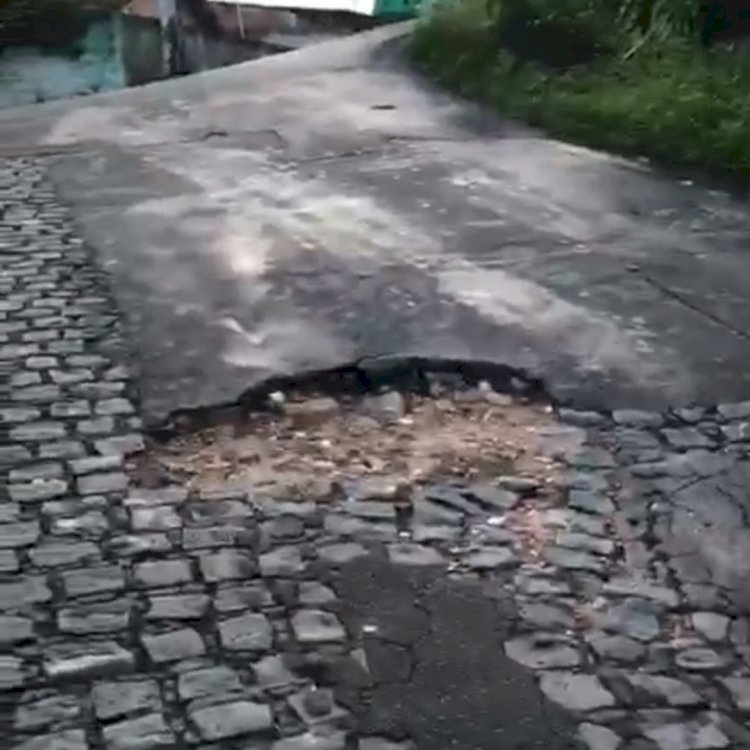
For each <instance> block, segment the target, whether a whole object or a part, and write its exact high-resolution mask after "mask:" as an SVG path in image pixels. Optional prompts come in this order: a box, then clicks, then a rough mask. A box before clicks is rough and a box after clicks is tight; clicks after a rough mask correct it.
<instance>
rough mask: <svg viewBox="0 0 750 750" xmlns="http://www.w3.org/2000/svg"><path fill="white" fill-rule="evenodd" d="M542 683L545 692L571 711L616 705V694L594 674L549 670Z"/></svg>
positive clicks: (543, 676)
mask: <svg viewBox="0 0 750 750" xmlns="http://www.w3.org/2000/svg"><path fill="white" fill-rule="evenodd" d="M540 685H541V688H542V690H543V691H544V694H545V695H546V696H547V697H548V698H549V699H550V700H552V701H554V702H555V703H559V704H560V705H562V706H564V707H565V708H568V709H570V710H571V711H593V710H596V709H600V708H609V707H610V706H614V705H615V699H614V696H613V695H612V694H611V693H610V692H609V691H608V690H606V689H605V688H604V686H603V685H602V684H601V682H600V681H599V680H598V679H597V678H596V677H594V676H593V675H586V674H575V673H573V672H547V673H545V674H543V675H542V677H541V680H540Z"/></svg>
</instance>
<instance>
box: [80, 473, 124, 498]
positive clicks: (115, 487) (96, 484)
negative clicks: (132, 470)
mask: <svg viewBox="0 0 750 750" xmlns="http://www.w3.org/2000/svg"><path fill="white" fill-rule="evenodd" d="M128 483H129V482H128V477H127V476H126V475H125V474H123V473H121V472H115V473H109V474H88V475H86V476H82V477H79V478H78V480H77V482H76V486H77V488H78V492H80V493H81V494H82V495H99V494H105V493H108V492H123V491H124V490H126V489H127V487H128Z"/></svg>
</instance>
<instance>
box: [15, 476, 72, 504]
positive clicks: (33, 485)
mask: <svg viewBox="0 0 750 750" xmlns="http://www.w3.org/2000/svg"><path fill="white" fill-rule="evenodd" d="M67 491H68V483H67V481H65V480H64V479H41V480H37V481H34V482H27V483H25V484H11V485H9V486H8V494H9V495H10V497H11V500H14V501H15V502H17V503H40V502H43V501H44V500H51V499H52V498H55V497H61V496H62V495H64V494H65V493H66V492H67Z"/></svg>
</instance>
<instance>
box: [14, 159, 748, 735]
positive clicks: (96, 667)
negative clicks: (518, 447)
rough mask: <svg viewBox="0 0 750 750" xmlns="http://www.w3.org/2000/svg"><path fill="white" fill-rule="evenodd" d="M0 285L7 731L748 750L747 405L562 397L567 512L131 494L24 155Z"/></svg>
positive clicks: (114, 373)
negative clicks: (586, 404) (656, 405)
mask: <svg viewBox="0 0 750 750" xmlns="http://www.w3.org/2000/svg"><path fill="white" fill-rule="evenodd" d="M0 292H1V294H0V389H1V390H0V423H1V424H0V428H1V429H2V436H3V440H2V443H1V444H0V472H2V489H0V649H1V650H0V700H2V704H3V705H2V707H1V708H0V722H1V723H2V726H1V727H0V732H1V733H2V737H3V747H7V748H10V750H97V749H99V748H106V750H151V748H167V749H168V748H180V749H181V748H188V747H197V748H200V749H201V750H209V749H212V750H213V749H218V748H227V750H251V748H253V749H254V748H267V747H270V748H273V750H301V749H303V748H308V749H310V748H316V749H318V750H337V749H339V748H349V750H353V749H354V748H358V750H410V748H414V747H417V748H419V749H420V750H422V749H424V750H433V749H434V748H442V747H453V748H467V750H468V748H474V750H476V749H477V748H484V747H487V748H490V747H493V748H496V747H518V748H521V747H527V748H528V747H564V746H571V745H572V740H569V739H568V738H569V737H570V736H572V734H568V732H569V731H570V732H576V733H577V736H578V740H576V742H580V743H582V744H583V745H585V746H588V747H590V748H592V750H616V748H628V749H629V750H649V749H651V750H654V749H655V750H702V749H708V748H750V731H748V730H747V729H746V728H745V727H746V725H747V724H748V719H750V619H748V615H749V612H748V610H749V609H750V583H749V581H750V530H749V529H750V519H749V518H748V512H749V511H748V508H750V498H749V497H748V492H749V491H748V486H749V482H748V480H750V462H749V461H748V451H747V447H746V446H748V445H750V426H749V425H750V421H749V420H750V403H749V404H728V405H722V406H719V407H717V408H712V409H701V408H696V409H689V410H682V411H680V412H677V413H671V414H668V415H659V414H655V413H649V412H638V411H621V412H615V413H614V414H598V413H581V412H573V411H566V410H562V411H561V413H560V419H561V424H560V428H559V430H558V431H557V432H556V433H555V434H551V435H550V436H549V437H550V446H551V450H552V451H554V452H555V453H556V455H557V456H558V457H559V458H560V459H561V460H562V461H564V462H565V463H566V465H567V470H566V486H567V491H566V496H565V498H564V503H552V502H550V501H548V500H544V499H543V497H542V496H540V495H538V494H537V488H536V486H535V485H534V483H533V482H529V481H524V480H521V479H520V478H512V477H509V478H506V479H505V480H504V481H503V482H502V484H501V485H498V486H486V485H482V486H472V487H460V486H435V487H428V488H426V490H425V493H424V497H423V498H421V499H420V500H419V501H418V502H416V504H415V506H414V509H413V513H412V514H406V515H405V514H403V513H397V512H396V511H395V510H394V508H393V507H392V506H390V505H387V504H384V503H382V502H373V501H371V500H368V497H367V493H366V492H362V493H361V496H359V497H353V498H350V499H349V500H347V501H346V502H342V503H338V504H335V505H328V506H325V507H323V506H321V505H319V504H316V503H315V502H313V501H312V500H311V502H307V503H283V502H278V501H269V500H265V499H264V498H263V497H262V496H258V495H255V494H252V493H250V494H248V493H245V492H240V491H237V490H228V489H222V488H216V489H215V490H211V491H205V492H202V493H188V492H187V491H186V490H184V489H183V488H181V487H177V486H173V487H165V488H162V489H159V490H143V489H139V488H137V487H133V486H129V483H128V478H127V476H126V474H125V473H124V470H123V456H124V455H126V454H127V453H130V452H135V451H138V450H140V449H141V448H142V445H143V440H142V437H141V435H140V433H139V429H140V424H139V420H138V417H137V416H136V408H135V406H134V405H135V404H136V403H137V401H136V399H135V397H134V393H133V391H132V382H131V381H129V379H128V375H127V371H126V369H125V368H124V367H123V362H124V361H125V356H124V351H125V349H124V347H123V344H122V341H121V337H120V334H119V332H118V328H117V317H116V316H115V314H114V313H113V310H112V309H111V307H110V302H109V297H108V294H107V290H106V284H105V283H104V280H103V279H102V278H100V277H99V276H98V274H97V272H96V271H95V270H94V268H93V266H92V264H91V262H90V260H89V258H88V257H87V255H86V251H85V248H83V247H82V245H81V243H79V242H78V241H77V240H76V237H75V235H74V233H73V230H72V227H71V225H70V224H69V222H68V219H67V218H66V213H65V211H64V209H63V208H61V207H60V206H58V205H57V204H56V202H55V199H54V195H53V192H52V190H51V188H50V186H49V185H48V184H47V183H46V182H45V180H44V174H43V171H42V168H41V166H40V165H38V164H36V163H34V162H31V161H25V160H12V161H6V162H3V163H0ZM746 441H747V442H746ZM477 685H479V686H480V687H481V690H479V689H477V688H476V686H477ZM535 685H538V688H539V689H540V691H541V692H539V689H537V688H536V687H535ZM493 691H497V692H493ZM543 696H544V697H543ZM571 722H574V723H573V724H571ZM569 727H570V730H569Z"/></svg>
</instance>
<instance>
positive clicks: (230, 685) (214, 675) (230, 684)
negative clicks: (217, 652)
mask: <svg viewBox="0 0 750 750" xmlns="http://www.w3.org/2000/svg"><path fill="white" fill-rule="evenodd" d="M271 658H272V657H271ZM241 691H242V683H241V682H240V678H239V676H238V675H237V673H236V672H234V671H233V670H231V669H229V667H210V668H207V669H196V670H194V671H192V672H184V673H182V674H181V675H180V676H179V678H178V681H177V694H178V695H179V697H180V699H181V700H183V701H189V700H193V699H194V698H203V697H216V696H220V695H227V694H230V693H236V692H241Z"/></svg>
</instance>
